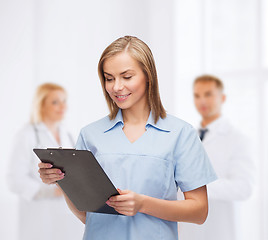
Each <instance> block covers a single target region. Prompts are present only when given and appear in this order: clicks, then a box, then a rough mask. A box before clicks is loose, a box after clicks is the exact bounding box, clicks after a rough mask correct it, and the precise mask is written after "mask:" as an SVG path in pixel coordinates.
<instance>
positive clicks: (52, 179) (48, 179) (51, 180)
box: [41, 175, 64, 184]
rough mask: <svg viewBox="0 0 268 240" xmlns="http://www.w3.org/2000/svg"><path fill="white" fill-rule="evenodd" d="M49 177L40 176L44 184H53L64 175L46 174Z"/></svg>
mask: <svg viewBox="0 0 268 240" xmlns="http://www.w3.org/2000/svg"><path fill="white" fill-rule="evenodd" d="M48 176H49V177H41V179H42V181H43V183H46V184H53V183H56V182H57V181H60V180H62V179H63V178H64V176H60V177H59V176H51V175H48Z"/></svg>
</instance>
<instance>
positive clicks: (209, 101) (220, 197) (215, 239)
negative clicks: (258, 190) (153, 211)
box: [179, 75, 254, 240]
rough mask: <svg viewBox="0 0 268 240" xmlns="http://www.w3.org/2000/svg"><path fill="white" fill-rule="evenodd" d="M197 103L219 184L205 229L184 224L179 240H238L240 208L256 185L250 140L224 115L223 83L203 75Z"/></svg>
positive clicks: (196, 85) (214, 186) (198, 83)
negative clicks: (238, 207) (238, 205)
mask: <svg viewBox="0 0 268 240" xmlns="http://www.w3.org/2000/svg"><path fill="white" fill-rule="evenodd" d="M193 92H194V102H195V106H196V109H197V111H198V112H199V113H200V115H201V117H202V120H201V123H200V126H199V129H198V131H199V134H200V139H201V141H202V142H203V144H204V147H205V149H206V151H207V153H208V156H209V158H210V160H211V162H212V164H213V167H214V169H215V171H216V173H217V175H218V180H217V181H215V182H213V183H211V184H209V185H208V186H207V188H208V197H209V214H208V218H207V221H206V222H205V224H203V225H202V226H199V225H194V224H187V223H181V224H180V225H179V226H180V227H179V239H180V240H237V239H239V238H238V237H239V233H238V232H237V223H238V221H239V211H238V209H237V207H236V206H237V204H239V202H240V201H242V200H246V199H248V198H249V197H250V196H251V194H252V190H253V185H254V163H253V160H252V158H251V156H250V151H249V149H250V142H249V139H248V138H246V137H245V136H244V135H242V134H241V133H240V132H239V131H238V130H237V129H235V128H234V127H233V126H232V125H231V124H230V123H229V122H228V121H227V120H226V119H225V118H224V117H223V116H222V114H221V108H222V105H223V103H224V102H225V98H226V96H225V94H224V87H223V83H222V81H221V80H220V79H218V78H217V77H214V76H211V75H203V76H200V77H198V78H196V80H195V81H194V85H193Z"/></svg>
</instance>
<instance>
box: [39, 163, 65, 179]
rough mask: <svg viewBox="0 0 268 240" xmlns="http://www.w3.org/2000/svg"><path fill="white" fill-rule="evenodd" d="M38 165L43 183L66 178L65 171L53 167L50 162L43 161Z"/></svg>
mask: <svg viewBox="0 0 268 240" xmlns="http://www.w3.org/2000/svg"><path fill="white" fill-rule="evenodd" d="M38 167H39V170H38V172H39V173H40V178H41V179H42V181H43V183H46V184H53V183H56V181H59V180H61V179H63V178H64V173H63V172H62V171H61V170H60V169H58V168H52V167H53V166H52V165H51V164H50V163H43V162H41V163H39V164H38Z"/></svg>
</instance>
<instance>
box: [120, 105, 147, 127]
mask: <svg viewBox="0 0 268 240" xmlns="http://www.w3.org/2000/svg"><path fill="white" fill-rule="evenodd" d="M149 114H150V109H149V106H145V107H144V108H142V109H123V110H122V115H123V120H124V123H125V124H126V123H128V124H133V125H136V124H140V123H146V122H147V120H148V117H149Z"/></svg>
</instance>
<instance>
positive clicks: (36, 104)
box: [30, 83, 66, 124]
mask: <svg viewBox="0 0 268 240" xmlns="http://www.w3.org/2000/svg"><path fill="white" fill-rule="evenodd" d="M55 90H61V91H63V92H65V93H66V90H65V89H64V88H63V87H62V86H60V85H58V84H55V83H44V84H42V85H40V86H39V87H38V88H37V89H36V92H35V95H34V98H33V105H32V113H31V119H30V121H31V123H32V124H35V123H39V122H42V121H43V116H42V110H43V107H44V103H45V100H46V97H47V96H48V94H49V93H51V92H52V91H55Z"/></svg>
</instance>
